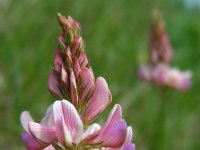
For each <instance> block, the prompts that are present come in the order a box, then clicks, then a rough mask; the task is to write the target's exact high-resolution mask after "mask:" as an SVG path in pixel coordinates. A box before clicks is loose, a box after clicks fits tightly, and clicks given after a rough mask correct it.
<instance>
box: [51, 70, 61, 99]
mask: <svg viewBox="0 0 200 150" xmlns="http://www.w3.org/2000/svg"><path fill="white" fill-rule="evenodd" d="M59 87H60V83H59V79H58V76H57V74H56V72H55V70H51V72H50V74H49V79H48V88H49V91H50V92H51V94H52V95H53V96H55V97H62V94H61V91H60V88H59Z"/></svg>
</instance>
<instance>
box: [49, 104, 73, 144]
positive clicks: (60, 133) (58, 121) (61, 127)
mask: <svg viewBox="0 0 200 150" xmlns="http://www.w3.org/2000/svg"><path fill="white" fill-rule="evenodd" d="M53 114H54V120H55V127H56V135H57V138H58V141H59V142H60V143H61V144H62V145H71V143H72V137H71V134H70V132H69V129H68V128H67V127H66V124H65V122H64V117H63V108H62V103H61V101H56V102H54V104H53Z"/></svg>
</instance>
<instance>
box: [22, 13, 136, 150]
mask: <svg viewBox="0 0 200 150" xmlns="http://www.w3.org/2000/svg"><path fill="white" fill-rule="evenodd" d="M58 22H59V24H60V26H61V28H62V34H61V35H60V36H59V38H58V47H57V49H56V53H55V57H54V66H53V69H52V70H51V72H50V74H49V78H48V89H49V91H50V93H51V95H52V96H53V97H54V98H55V99H57V101H55V102H54V103H53V104H52V105H50V106H49V108H48V110H47V112H46V115H45V116H44V118H43V119H42V121H41V122H40V123H36V122H35V121H34V120H33V119H32V117H31V115H30V114H29V112H28V111H24V112H23V113H22V114H21V124H22V126H23V128H24V129H25V131H26V132H25V133H23V134H22V140H23V142H24V144H25V146H26V148H27V149H28V150H42V149H44V150H85V149H86V150H88V149H94V150H98V149H99V150H103V149H105V150H117V149H118V150H134V149H135V145H134V144H132V143H131V141H132V128H131V127H130V126H129V127H128V126H127V123H126V122H125V121H124V120H123V119H122V111H121V106H120V105H118V104H116V105H115V106H114V107H113V109H112V110H111V112H110V114H109V116H108V119H107V121H106V122H105V124H104V125H103V126H102V127H101V126H100V125H99V124H97V123H94V120H95V119H96V118H97V117H98V116H99V115H100V114H101V113H102V112H103V111H104V110H105V109H106V107H107V106H108V105H109V104H110V103H111V101H112V95H111V92H110V90H109V87H108V84H107V82H106V80H105V79H104V78H103V77H97V79H96V80H95V78H94V74H93V71H92V67H91V66H90V64H89V61H88V59H87V56H86V54H85V52H84V42H83V39H82V37H81V36H80V25H79V23H78V22H77V21H76V20H74V19H73V18H72V17H70V16H69V17H68V18H67V19H66V18H65V17H63V16H62V15H61V14H58Z"/></svg>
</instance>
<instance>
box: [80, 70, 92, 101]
mask: <svg viewBox="0 0 200 150" xmlns="http://www.w3.org/2000/svg"><path fill="white" fill-rule="evenodd" d="M93 88H94V75H93V73H92V72H91V71H90V69H88V68H86V67H83V68H82V69H81V83H80V100H81V101H83V100H86V101H88V98H89V97H88V96H90V95H91V90H93Z"/></svg>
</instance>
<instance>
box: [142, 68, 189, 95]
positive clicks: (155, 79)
mask: <svg viewBox="0 0 200 150" xmlns="http://www.w3.org/2000/svg"><path fill="white" fill-rule="evenodd" d="M139 78H140V79H141V80H143V81H147V82H151V83H156V84H157V85H159V86H163V87H171V88H175V89H178V90H181V91H184V90H187V89H188V88H189V87H190V85H191V72H190V71H184V72H181V71H180V70H179V69H178V68H170V67H169V66H168V65H166V64H158V65H156V66H152V65H141V66H140V68H139Z"/></svg>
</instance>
